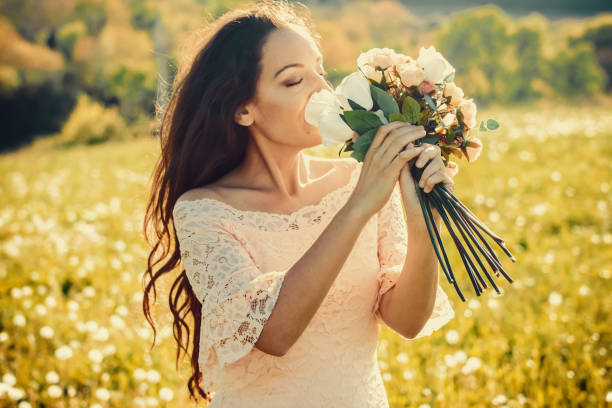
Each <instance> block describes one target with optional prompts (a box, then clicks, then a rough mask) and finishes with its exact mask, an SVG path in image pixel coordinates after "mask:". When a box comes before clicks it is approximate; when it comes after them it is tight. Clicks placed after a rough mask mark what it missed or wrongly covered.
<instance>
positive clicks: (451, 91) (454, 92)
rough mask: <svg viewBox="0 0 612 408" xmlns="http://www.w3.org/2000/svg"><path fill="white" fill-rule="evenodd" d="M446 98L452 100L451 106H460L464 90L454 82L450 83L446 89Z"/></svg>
mask: <svg viewBox="0 0 612 408" xmlns="http://www.w3.org/2000/svg"><path fill="white" fill-rule="evenodd" d="M444 96H445V97H447V98H448V97H450V98H451V101H450V104H451V105H452V106H459V105H460V104H461V102H462V101H463V89H461V88H459V87H458V86H457V85H455V83H454V82H450V83H448V84H446V86H445V87H444Z"/></svg>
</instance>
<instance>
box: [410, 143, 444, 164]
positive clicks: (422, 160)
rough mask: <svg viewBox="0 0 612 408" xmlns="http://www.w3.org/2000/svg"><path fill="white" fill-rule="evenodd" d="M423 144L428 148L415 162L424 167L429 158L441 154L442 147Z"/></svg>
mask: <svg viewBox="0 0 612 408" xmlns="http://www.w3.org/2000/svg"><path fill="white" fill-rule="evenodd" d="M422 146H426V147H427V148H426V149H425V150H424V151H423V153H422V154H421V156H420V157H419V159H418V160H417V161H416V163H415V164H414V165H415V166H417V167H423V166H425V164H426V163H427V162H428V161H429V160H431V159H433V158H435V157H439V156H440V147H439V146H438V145H432V144H430V143H423V144H422Z"/></svg>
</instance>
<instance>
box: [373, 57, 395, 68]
mask: <svg viewBox="0 0 612 408" xmlns="http://www.w3.org/2000/svg"><path fill="white" fill-rule="evenodd" d="M371 65H372V66H373V67H381V68H382V69H385V68H389V66H390V65H391V57H390V56H389V55H385V54H376V55H374V58H372V62H371Z"/></svg>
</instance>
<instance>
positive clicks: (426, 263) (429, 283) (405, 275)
mask: <svg viewBox="0 0 612 408" xmlns="http://www.w3.org/2000/svg"><path fill="white" fill-rule="evenodd" d="M433 215H434V219H435V222H436V226H437V228H438V231H440V215H439V214H438V212H437V211H435V212H434V214H433ZM421 218H423V216H422V214H421ZM407 229H408V247H407V251H406V259H405V262H404V266H403V269H402V272H401V275H400V277H399V280H398V281H397V283H396V284H395V286H394V287H393V288H392V289H391V291H390V292H389V293H388V294H390V297H389V298H388V299H386V301H385V302H381V306H380V308H381V310H380V312H381V316H383V319H384V320H385V322H386V323H387V325H389V327H391V328H392V329H393V330H395V331H397V332H398V333H401V334H402V335H404V336H406V337H409V338H411V337H414V336H416V334H418V332H419V331H420V330H421V329H422V328H423V326H424V325H425V323H426V322H427V320H428V319H429V317H430V316H431V313H432V312H433V308H434V305H435V300H436V293H437V286H438V265H439V262H438V258H437V256H436V253H435V250H434V248H433V245H432V243H431V239H430V237H429V233H428V231H427V227H426V225H425V223H424V219H423V224H418V223H416V226H415V225H412V224H411V225H408V226H407ZM434 234H435V233H434ZM383 303H384V304H383Z"/></svg>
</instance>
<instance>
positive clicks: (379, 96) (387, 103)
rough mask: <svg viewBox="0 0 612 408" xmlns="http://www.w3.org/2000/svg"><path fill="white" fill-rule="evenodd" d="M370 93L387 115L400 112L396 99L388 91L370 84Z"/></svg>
mask: <svg viewBox="0 0 612 408" xmlns="http://www.w3.org/2000/svg"><path fill="white" fill-rule="evenodd" d="M370 94H371V95H372V100H373V101H374V103H376V105H377V106H378V107H379V108H380V109H382V111H383V112H384V113H385V116H387V117H389V115H391V114H392V113H399V107H398V106H397V102H395V99H393V97H392V96H391V95H389V94H388V93H387V92H385V91H383V90H382V89H380V88H378V87H375V86H374V85H372V84H370Z"/></svg>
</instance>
